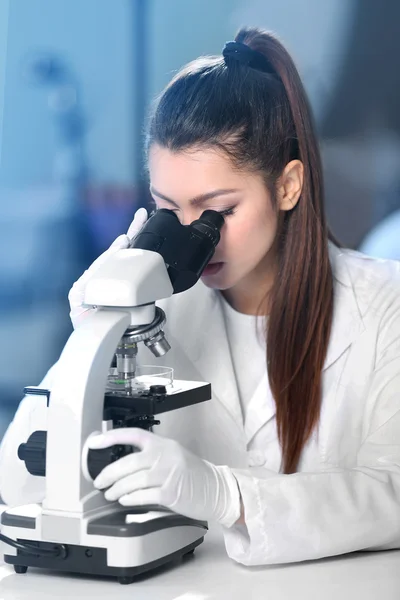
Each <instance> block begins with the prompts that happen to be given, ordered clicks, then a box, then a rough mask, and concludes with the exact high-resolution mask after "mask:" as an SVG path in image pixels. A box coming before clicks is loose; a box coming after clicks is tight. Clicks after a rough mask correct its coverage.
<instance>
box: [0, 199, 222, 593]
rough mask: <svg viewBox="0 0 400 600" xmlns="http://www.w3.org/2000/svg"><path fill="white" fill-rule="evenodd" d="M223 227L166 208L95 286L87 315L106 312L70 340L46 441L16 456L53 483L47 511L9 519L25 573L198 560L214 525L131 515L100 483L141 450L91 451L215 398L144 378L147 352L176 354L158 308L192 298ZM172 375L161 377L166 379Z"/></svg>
mask: <svg viewBox="0 0 400 600" xmlns="http://www.w3.org/2000/svg"><path fill="white" fill-rule="evenodd" d="M223 224H224V219H223V217H222V215H220V214H219V213H218V212H215V211H212V210H206V211H204V212H203V213H202V215H201V216H200V218H199V219H198V220H196V221H194V222H193V223H191V224H190V225H182V224H181V223H180V222H179V219H178V217H177V216H176V214H175V213H174V212H172V211H170V210H167V209H160V210H158V211H157V212H156V213H155V214H154V215H152V216H151V217H150V218H149V220H148V221H147V222H146V224H145V225H144V226H143V228H142V229H141V231H140V232H139V233H138V235H137V236H136V237H135V238H134V240H133V242H132V243H131V246H130V247H129V248H127V249H123V250H118V251H117V252H116V253H115V254H114V255H112V256H110V257H109V258H108V259H107V260H106V261H105V262H104V263H103V264H102V265H101V266H100V267H99V268H98V270H97V271H96V272H95V273H94V274H93V276H92V277H91V278H90V279H89V281H88V283H87V285H86V288H85V305H88V306H91V307H94V308H96V310H94V311H92V312H91V313H90V314H89V315H88V316H87V317H86V318H85V319H84V320H83V321H82V323H81V324H80V325H79V326H78V327H77V328H76V329H75V331H74V332H73V333H72V334H71V336H70V337H69V339H68V341H67V343H66V345H65V347H64V349H63V351H62V353H61V355H60V358H59V361H58V363H57V365H56V367H55V368H56V373H55V379H54V381H53V385H52V387H51V390H46V389H41V388H38V387H28V388H25V390H24V391H25V394H33V395H38V396H40V395H44V396H45V397H46V403H47V409H46V410H47V431H34V432H33V433H31V435H30V436H29V438H28V440H26V441H24V443H21V444H20V446H19V448H18V457H19V459H20V460H22V461H24V463H25V466H26V469H27V470H28V471H29V473H31V474H32V475H33V476H36V477H45V497H44V500H43V502H42V503H40V504H28V505H24V506H17V507H12V508H9V509H7V510H6V511H5V512H3V513H2V515H1V535H0V541H2V542H5V543H6V544H8V545H9V546H10V547H9V548H7V553H6V554H4V561H5V562H6V563H8V564H11V565H13V566H14V570H15V572H16V573H25V572H26V571H27V569H28V567H30V566H31V567H39V568H43V569H47V570H49V569H50V570H58V571H64V572H74V573H83V574H92V575H106V576H112V577H116V578H117V579H118V581H119V582H120V583H122V584H127V583H132V582H133V581H134V579H135V577H136V576H137V575H138V574H141V573H143V572H145V571H150V570H152V569H155V568H157V567H159V566H161V565H163V564H165V563H168V562H170V561H174V560H176V559H179V558H180V557H183V556H184V555H187V554H190V553H193V552H194V549H195V548H196V547H197V546H198V545H199V544H201V543H202V541H203V540H204V536H205V534H206V532H207V523H206V522H204V521H197V520H194V519H190V518H187V517H185V516H183V515H179V514H177V513H175V512H172V511H170V510H168V509H166V508H163V507H160V506H145V507H138V508H135V507H123V506H121V505H120V504H118V502H110V501H107V500H106V499H105V497H104V493H103V491H102V490H97V489H96V488H95V487H94V485H93V480H94V479H95V478H96V477H97V475H98V474H99V473H100V472H101V471H102V469H103V468H104V467H105V466H106V465H107V464H109V463H111V462H113V461H115V460H118V459H119V458H121V457H123V456H125V455H127V454H129V453H131V452H135V451H138V449H137V448H135V447H133V446H124V445H115V446H112V447H109V448H104V449H100V450H93V449H88V440H89V439H90V438H91V437H92V436H93V435H97V434H98V433H102V432H104V431H107V430H108V429H111V428H117V427H141V428H144V429H147V430H150V431H151V430H152V427H153V426H154V425H156V424H159V423H160V421H158V420H156V417H158V416H159V415H161V414H162V413H165V412H169V411H172V410H177V409H179V408H182V407H186V406H189V405H193V404H196V403H199V402H204V401H207V400H210V399H211V385H210V384H209V383H206V382H193V381H185V380H174V381H172V382H171V380H168V378H165V377H158V376H157V372H155V373H154V377H152V376H151V373H150V375H149V373H147V374H145V375H143V373H142V375H138V373H140V369H141V365H140V364H139V365H137V364H136V358H137V353H138V344H140V343H144V344H145V345H146V346H147V347H148V348H149V350H150V351H151V352H152V353H153V355H155V356H156V357H161V356H163V355H164V354H165V353H166V352H168V350H169V349H170V346H169V343H168V341H167V340H166V338H165V335H164V331H163V327H164V325H165V322H166V316H165V313H164V311H163V310H162V309H161V308H160V307H158V306H157V305H156V302H157V301H158V300H161V299H163V298H168V297H170V296H172V295H173V294H176V293H180V292H183V291H185V290H187V289H189V288H190V287H192V286H193V285H194V284H195V283H196V282H197V281H198V279H199V277H200V276H201V273H202V271H203V269H204V268H205V267H206V265H207V263H208V262H209V260H210V259H211V257H212V256H213V254H214V251H215V247H216V246H217V244H218V242H219V240H220V230H221V228H222V225H223ZM161 371H162V370H161Z"/></svg>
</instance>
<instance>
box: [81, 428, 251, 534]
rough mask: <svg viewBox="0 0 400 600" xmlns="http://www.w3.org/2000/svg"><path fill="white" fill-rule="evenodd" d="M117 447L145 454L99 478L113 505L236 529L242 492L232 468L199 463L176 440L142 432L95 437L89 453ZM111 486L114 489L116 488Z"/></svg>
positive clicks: (117, 464)
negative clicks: (157, 509)
mask: <svg viewBox="0 0 400 600" xmlns="http://www.w3.org/2000/svg"><path fill="white" fill-rule="evenodd" d="M114 444H128V445H132V446H136V447H137V448H139V450H140V451H138V452H134V453H132V454H129V455H127V456H123V457H122V458H120V459H118V460H117V461H115V462H113V463H111V464H109V465H107V466H106V467H105V468H104V469H103V470H102V472H101V473H100V474H99V475H98V476H97V477H96V479H95V481H94V486H95V487H96V488H97V489H103V488H109V489H108V490H107V491H106V492H105V494H104V495H105V498H106V499H107V500H111V501H115V500H118V501H119V502H120V504H122V505H123V506H143V505H154V504H156V505H160V506H163V507H167V508H169V509H171V510H173V511H174V512H177V513H179V514H182V515H185V516H187V517H190V518H192V519H198V520H204V521H208V520H215V521H218V522H219V523H221V524H222V525H225V526H226V527H231V526H232V525H233V524H234V523H236V521H237V520H238V519H239V517H240V509H241V505H240V492H239V487H238V484H237V481H236V479H235V477H234V475H233V473H232V471H231V469H230V468H229V467H226V466H215V465H213V464H211V463H209V462H208V461H205V460H202V459H201V458H198V457H197V456H195V455H194V454H192V453H191V452H189V451H188V450H186V449H185V448H183V447H182V446H181V445H180V444H179V443H178V442H176V441H175V440H171V439H168V438H164V437H161V436H159V435H157V434H155V433H152V432H150V431H146V430H144V429H139V428H124V429H123V428H121V429H112V430H110V431H107V432H106V433H104V434H101V435H96V436H93V438H91V439H90V440H89V442H88V445H89V448H93V449H99V448H107V447H108V446H113V445H114ZM110 486H111V487H110Z"/></svg>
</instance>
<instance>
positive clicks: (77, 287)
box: [68, 208, 147, 329]
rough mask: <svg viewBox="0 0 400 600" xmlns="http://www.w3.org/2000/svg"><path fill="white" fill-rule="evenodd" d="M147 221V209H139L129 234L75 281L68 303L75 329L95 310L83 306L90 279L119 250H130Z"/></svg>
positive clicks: (120, 238) (117, 241) (117, 240)
mask: <svg viewBox="0 0 400 600" xmlns="http://www.w3.org/2000/svg"><path fill="white" fill-rule="evenodd" d="M146 221H147V210H146V209H145V208H139V209H138V210H137V211H136V212H135V216H134V218H133V221H132V223H131V224H130V226H129V229H128V232H127V234H123V235H120V236H119V237H117V239H116V240H114V241H113V243H112V244H111V246H110V247H109V248H108V250H106V251H105V252H103V254H101V255H100V256H99V257H98V258H96V260H95V261H94V262H93V263H92V264H91V265H90V267H89V268H88V269H87V270H86V271H85V272H84V273H83V275H81V277H80V278H79V279H78V281H75V283H74V285H73V286H72V288H71V289H70V291H69V294H68V301H69V305H70V309H71V311H70V313H69V316H70V318H71V321H72V325H73V327H74V329H75V328H76V326H77V325H79V323H80V322H81V320H82V318H84V317H85V316H86V315H88V314H90V313H91V312H92V311H93V310H94V309H93V308H89V307H87V306H83V299H84V296H85V286H86V283H87V281H88V279H89V278H90V277H91V276H92V275H93V273H94V272H95V271H96V270H97V269H98V268H99V266H100V265H101V264H103V262H104V261H105V260H107V258H108V257H109V256H111V255H112V254H114V253H115V252H117V251H118V250H122V249H124V248H128V246H129V244H130V243H131V241H132V239H133V238H134V237H135V236H136V235H137V234H138V233H139V231H140V230H141V228H142V227H143V225H144V224H145V222H146Z"/></svg>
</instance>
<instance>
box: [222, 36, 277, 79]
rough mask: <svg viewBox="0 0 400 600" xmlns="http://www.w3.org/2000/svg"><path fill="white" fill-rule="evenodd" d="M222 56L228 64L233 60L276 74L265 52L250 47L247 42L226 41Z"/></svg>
mask: <svg viewBox="0 0 400 600" xmlns="http://www.w3.org/2000/svg"><path fill="white" fill-rule="evenodd" d="M222 56H223V57H224V59H225V63H226V65H227V66H229V63H230V62H231V61H236V62H238V63H240V64H241V65H245V66H247V67H251V68H252V69H257V70H258V71H264V73H271V74H273V75H276V71H275V69H274V68H273V67H272V65H271V63H270V62H269V61H268V60H267V58H266V57H265V56H264V54H262V53H261V52H258V50H253V48H250V46H247V44H242V42H226V44H225V47H224V49H223V51H222Z"/></svg>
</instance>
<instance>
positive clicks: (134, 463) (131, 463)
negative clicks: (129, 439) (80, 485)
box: [93, 452, 155, 489]
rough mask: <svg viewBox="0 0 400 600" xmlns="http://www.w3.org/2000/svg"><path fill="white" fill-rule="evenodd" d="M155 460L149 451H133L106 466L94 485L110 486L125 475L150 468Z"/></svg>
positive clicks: (101, 487)
mask: <svg viewBox="0 0 400 600" xmlns="http://www.w3.org/2000/svg"><path fill="white" fill-rule="evenodd" d="M154 462H155V459H154V458H153V457H152V456H150V453H149V452H133V453H132V454H128V455H127V456H123V457H122V458H119V459H118V460H116V461H115V462H112V463H111V464H109V465H107V466H106V467H104V469H103V470H102V471H101V473H99V475H98V476H97V477H96V479H95V480H94V482H93V485H94V487H95V488H97V489H103V488H106V487H109V486H110V485H113V484H114V483H115V482H117V481H119V480H120V479H123V478H124V477H127V476H129V475H134V474H135V473H138V472H140V471H142V470H143V469H150V467H151V466H152V464H153V463H154Z"/></svg>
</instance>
